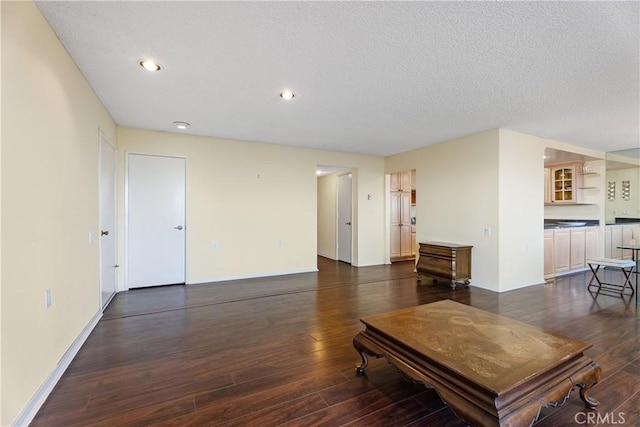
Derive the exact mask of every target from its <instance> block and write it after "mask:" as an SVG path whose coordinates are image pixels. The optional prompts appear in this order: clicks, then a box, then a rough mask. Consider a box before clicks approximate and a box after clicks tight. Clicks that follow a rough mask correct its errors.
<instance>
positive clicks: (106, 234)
mask: <svg viewBox="0 0 640 427" xmlns="http://www.w3.org/2000/svg"><path fill="white" fill-rule="evenodd" d="M100 235H101V236H108V235H109V230H106V231H105V230H101V231H100Z"/></svg>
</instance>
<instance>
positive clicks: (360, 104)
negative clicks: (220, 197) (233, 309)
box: [36, 1, 640, 155]
mask: <svg viewBox="0 0 640 427" xmlns="http://www.w3.org/2000/svg"><path fill="white" fill-rule="evenodd" d="M36 4H37V6H38V8H39V9H40V11H41V12H42V13H43V15H44V16H45V18H46V19H47V20H48V22H49V24H50V25H51V26H52V28H53V29H54V31H55V32H56V34H57V35H58V37H59V38H60V40H61V41H62V43H63V44H64V46H65V47H66V49H67V50H68V52H69V53H70V55H71V57H72V58H73V59H74V61H75V62H76V64H77V65H78V67H79V68H80V70H81V71H82V73H83V74H84V76H85V77H86V78H87V80H88V81H89V83H90V84H91V85H92V87H93V88H94V90H95V92H96V93H97V95H98V96H99V97H100V99H101V100H102V102H103V103H104V105H105V106H106V108H107V109H108V111H109V112H110V113H111V115H112V117H113V119H114V120H115V121H116V123H117V124H118V125H121V126H130V127H137V128H143V129H155V130H161V131H172V132H173V131H176V130H175V129H174V128H173V126H172V123H173V121H176V120H181V121H186V122H189V123H191V127H190V128H189V129H188V133H191V134H195V135H208V136H216V137H223V138H232V139H238V140H246V141H260V142H268V143H279V144H286V145H295V146H303V147H313V148H319V149H330V150H339V151H348V152H356V153H368V154H374V155H390V154H394V153H399V152H404V151H408V150H411V149H414V148H417V147H421V146H426V145H429V144H433V143H437V142H441V141H444V140H448V139H451V138H456V137H459V136H463V135H468V134H472V133H476V132H479V131H483V130H487V129H492V128H497V127H502V128H507V129H512V130H515V131H519V132H524V133H529V134H533V135H538V136H541V137H546V138H552V139H555V140H559V141H563V142H568V143H571V144H575V145H579V146H583V147H587V148H592V149H597V150H601V151H610V150H619V149H625V148H631V147H637V146H638V145H639V100H640V91H639V83H638V81H639V78H640V72H639V70H640V67H639V65H640V64H639V57H640V55H639V49H640V39H639V26H640V20H639V5H640V3H638V2H542V1H541V2H182V1H174V2H116V1H105V2H84V1H64V2H49V1H41V2H40V1H39V2H37V3H36ZM147 57H149V58H154V59H156V60H157V61H158V62H159V63H160V64H161V65H162V66H163V70H162V71H161V72H159V73H155V74H150V73H148V72H145V71H144V70H142V68H140V67H139V66H138V64H137V62H138V60H140V59H141V58H147ZM283 88H291V89H293V90H294V91H295V92H296V97H295V98H294V100H293V101H291V102H288V103H286V102H284V101H283V100H282V99H281V98H280V97H279V96H278V94H279V92H280V91H281V90H282V89H283Z"/></svg>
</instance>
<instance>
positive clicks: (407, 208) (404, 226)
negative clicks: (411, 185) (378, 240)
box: [400, 192, 412, 257]
mask: <svg viewBox="0 0 640 427" xmlns="http://www.w3.org/2000/svg"><path fill="white" fill-rule="evenodd" d="M400 222H401V224H400V256H401V257H410V256H411V255H412V250H411V192H402V193H400Z"/></svg>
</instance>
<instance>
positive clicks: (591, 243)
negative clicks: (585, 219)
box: [584, 227, 599, 266]
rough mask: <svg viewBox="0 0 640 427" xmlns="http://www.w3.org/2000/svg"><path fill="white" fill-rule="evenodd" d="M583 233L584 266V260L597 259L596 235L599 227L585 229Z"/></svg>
mask: <svg viewBox="0 0 640 427" xmlns="http://www.w3.org/2000/svg"><path fill="white" fill-rule="evenodd" d="M584 232H585V237H584V239H585V242H584V258H585V266H586V260H587V259H589V258H598V240H599V238H598V233H599V227H587V228H585V230H584Z"/></svg>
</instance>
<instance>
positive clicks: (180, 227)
mask: <svg viewBox="0 0 640 427" xmlns="http://www.w3.org/2000/svg"><path fill="white" fill-rule="evenodd" d="M173 228H174V229H176V230H182V229H183V228H184V227H183V226H181V225H178V226H175V227H173Z"/></svg>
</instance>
